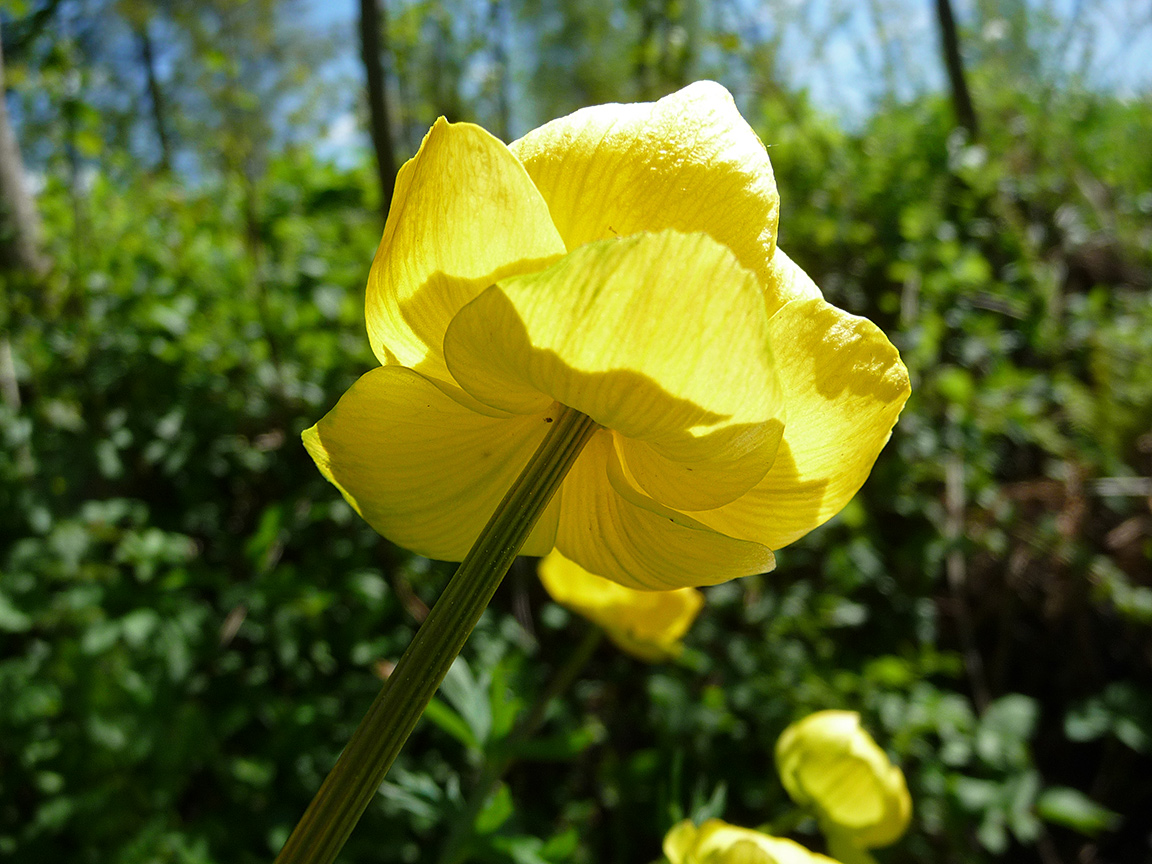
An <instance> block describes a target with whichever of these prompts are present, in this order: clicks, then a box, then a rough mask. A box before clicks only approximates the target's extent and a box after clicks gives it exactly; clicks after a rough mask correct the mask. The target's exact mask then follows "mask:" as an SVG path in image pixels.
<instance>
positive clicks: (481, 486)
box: [304, 366, 559, 561]
mask: <svg viewBox="0 0 1152 864" xmlns="http://www.w3.org/2000/svg"><path fill="white" fill-rule="evenodd" d="M545 419H546V418H545V415H543V414H540V415H534V416H531V417H527V416H522V417H512V418H510V419H497V418H493V417H487V416H484V415H481V414H477V413H475V412H472V411H469V410H468V409H467V408H464V407H462V406H461V405H460V404H459V403H458V402H456V401H455V400H454V399H452V398H450V397H448V396H446V395H445V394H444V393H443V392H441V390H440V389H439V388H438V387H436V386H435V385H434V384H432V383H431V382H430V381H428V380H426V379H425V378H423V377H422V376H421V375H419V374H418V373H416V372H413V371H412V370H411V369H407V368H404V367H402V366H384V367H381V368H378V369H373V370H372V371H371V372H369V373H368V374H366V375H364V376H363V377H361V378H360V380H359V381H357V382H356V383H355V384H353V385H352V387H351V388H349V390H348V392H347V393H345V394H344V395H343V396H342V397H341V399H340V401H339V403H337V405H336V407H335V408H333V409H332V410H331V411H329V412H328V414H326V415H325V416H324V417H323V419H321V420H320V422H319V423H317V424H316V425H315V426H313V427H311V428H310V429H307V430H305V432H304V446H305V447H307V448H308V452H309V453H310V454H311V455H312V458H313V459H315V460H316V464H317V466H318V467H319V468H320V470H321V471H322V472H323V474H324V476H325V477H327V478H328V479H329V480H330V481H332V483H334V484H335V485H336V487H337V488H338V489H339V490H340V492H341V493H342V494H343V495H344V497H345V498H346V499H347V501H348V503H349V504H351V505H352V506H353V507H354V508H356V511H357V512H358V513H359V514H360V515H361V516H363V517H364V519H365V520H367V522H368V524H370V525H371V526H372V527H373V528H375V529H376V530H377V531H379V532H380V533H381V534H383V535H384V536H385V537H387V538H388V539H389V540H391V541H392V542H393V543H396V544H398V545H400V546H404V547H405V548H407V549H411V550H412V551H414V552H417V553H418V554H420V555H424V556H426V557H428V558H436V559H439V560H442V561H460V560H461V559H463V557H464V555H465V553H467V552H468V550H469V549H470V548H471V546H472V543H473V542H474V541H475V540H476V538H477V536H479V534H480V530H481V529H482V528H483V527H484V525H485V523H487V521H488V519H489V517H490V516H491V515H492V513H493V512H494V511H495V509H496V505H497V504H499V503H500V500H501V499H502V498H503V497H504V494H505V493H506V492H507V491H508V489H509V488H510V487H511V485H512V482H513V481H514V480H515V479H516V477H517V476H518V475H519V473H520V471H521V470H522V469H523V467H524V465H525V464H526V463H527V462H528V459H529V457H530V456H531V455H532V453H533V452H534V451H535V449H536V446H537V445H538V444H539V443H540V441H541V439H543V437H544V433H545V432H546V431H547V428H548V427H547V423H546V422H545ZM558 512H559V501H558V500H557V499H553V501H552V503H551V504H550V505H549V506H548V509H547V510H545V512H544V514H543V515H542V516H541V517H540V521H539V523H537V525H536V527H535V529H533V532H532V534H531V536H530V537H529V538H528V542H527V543H526V544H525V546H524V549H523V554H525V555H543V554H545V553H547V552H548V551H549V550H550V549H551V548H552V545H553V539H554V538H555V535H556V520H557V516H558Z"/></svg>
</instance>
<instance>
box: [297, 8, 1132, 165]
mask: <svg viewBox="0 0 1152 864" xmlns="http://www.w3.org/2000/svg"><path fill="white" fill-rule="evenodd" d="M305 2H306V4H307V8H308V16H309V19H310V22H309V23H310V26H312V25H314V26H316V27H317V28H318V29H319V28H323V29H328V28H336V29H337V30H338V32H339V33H341V34H342V38H340V39H339V44H340V45H341V46H342V48H341V51H340V56H339V57H338V58H337V59H336V60H335V61H334V63H333V64H332V66H331V67H330V68H329V69H327V70H325V74H327V75H332V76H339V77H341V78H343V79H344V80H345V81H347V82H348V83H350V84H353V85H355V86H352V87H349V88H347V92H348V96H347V98H346V103H347V104H345V105H344V106H343V107H342V108H341V109H340V110H338V111H336V112H334V119H333V121H332V123H331V125H330V128H329V133H328V136H327V138H326V139H325V141H324V142H323V143H322V145H321V150H322V152H323V153H324V154H325V155H327V156H331V157H335V158H338V159H340V158H341V157H342V156H343V157H347V156H348V153H349V152H350V150H351V149H354V148H356V147H364V146H367V137H366V133H365V132H364V131H363V124H362V123H361V122H360V121H359V120H357V118H356V115H355V107H356V102H355V100H356V99H357V98H359V93H358V90H357V89H356V88H357V86H359V83H360V81H361V75H362V72H361V67H360V59H359V54H358V51H359V42H358V39H357V36H356V30H355V25H356V16H357V15H358V14H359V3H358V2H357V0H305ZM387 2H388V3H389V4H390V5H393V7H395V5H396V4H398V3H403V2H407V0H387ZM698 2H701V3H704V8H708V9H716V8H718V5H719V4H714V3H705V2H704V0H698ZM725 5H726V8H727V9H728V10H730V12H729V14H737V15H739V16H740V17H741V20H742V23H743V24H744V25H745V26H749V25H750V26H752V27H754V28H755V30H756V32H760V33H765V34H767V33H772V32H774V29H775V28H781V27H782V24H781V22H784V21H789V22H791V23H788V24H785V25H783V27H782V34H781V35H782V38H781V40H780V44H781V46H782V47H781V53H780V56H779V63H780V65H781V67H782V72H783V74H784V76H785V78H786V79H787V80H789V81H790V82H791V83H792V84H794V85H802V86H804V87H806V88H807V89H808V92H809V95H810V97H811V98H812V100H813V101H814V103H815V104H816V105H818V106H819V107H821V108H822V109H824V110H825V111H827V112H829V113H830V114H833V115H835V116H838V117H839V118H840V119H841V120H842V121H844V122H845V123H847V124H849V125H851V124H853V123H855V122H858V121H859V120H861V119H863V118H864V117H866V116H867V114H868V112H869V110H870V109H871V107H872V106H873V105H874V104H875V100H876V98H877V97H878V96H879V95H880V94H881V93H883V92H885V90H886V89H887V88H888V87H889V86H891V87H893V88H894V89H895V91H896V93H897V95H898V96H899V97H902V98H908V97H911V96H913V95H915V94H916V93H918V92H923V91H925V90H934V89H939V88H942V87H943V86H944V85H945V80H944V73H943V68H942V65H941V61H940V58H939V49H938V44H937V33H936V22H935V18H934V6H933V4H932V3H931V2H930V0H871V2H859V0H734V2H731V3H728V4H725ZM953 5H954V8H955V9H956V14H957V16H958V17H960V19H961V21H962V23H963V22H969V21H971V20H973V18H972V15H973V8H974V6H975V3H974V2H972V0H953ZM1030 5H1032V7H1033V9H1034V11H1035V12H1036V13H1048V14H1051V15H1053V16H1054V17H1055V18H1056V19H1057V20H1058V21H1066V20H1067V19H1068V17H1069V15H1070V14H1072V13H1073V11H1074V10H1079V14H1080V15H1081V20H1082V22H1084V23H1085V25H1086V26H1085V27H1084V28H1082V29H1078V30H1076V31H1070V32H1073V33H1077V34H1082V35H1083V36H1084V39H1082V40H1080V41H1079V42H1078V41H1077V40H1076V39H1073V40H1071V41H1070V42H1069V44H1068V46H1067V48H1068V50H1067V57H1068V58H1069V62H1079V61H1080V59H1081V58H1083V56H1084V54H1083V51H1084V49H1086V48H1088V49H1090V50H1091V62H1090V63H1089V64H1088V69H1089V81H1090V82H1091V83H1092V84H1093V85H1094V86H1097V87H1101V88H1103V89H1109V90H1113V91H1115V92H1118V93H1120V94H1122V95H1126V96H1135V95H1138V94H1140V93H1144V94H1147V93H1149V92H1150V91H1152V4H1150V3H1148V0H1086V2H1085V0H1032V2H1031V4H1030ZM837 11H841V12H845V13H846V14H844V15H842V16H841V19H840V21H839V22H838V23H837V22H836V19H835V18H834V15H835V13H836V12H837ZM1005 28H1006V22H1002V21H998V20H997V19H991V20H990V21H988V22H987V23H986V25H985V26H984V27H983V29H982V30H981V32H978V33H972V32H970V28H969V32H968V33H967V34H966V36H967V38H968V39H969V40H970V41H969V42H968V43H967V47H968V48H980V47H988V46H993V45H994V44H995V43H996V41H997V40H999V39H1003V38H1005ZM881 31H883V32H884V33H885V35H886V38H887V44H888V57H889V58H890V60H891V61H892V71H893V73H894V74H892V75H891V77H889V78H886V77H885V75H884V69H885V52H884V49H883V48H882V47H881V46H882V44H884V43H882V42H881V40H880V38H879V33H880V32H881ZM817 34H820V36H821V37H822V38H816V37H817ZM981 43H982V44H981ZM1081 43H1082V44H1081ZM513 62H515V60H514V61H513ZM739 96H740V94H739V93H737V97H738V98H739ZM520 125H523V124H520ZM521 131H523V130H521Z"/></svg>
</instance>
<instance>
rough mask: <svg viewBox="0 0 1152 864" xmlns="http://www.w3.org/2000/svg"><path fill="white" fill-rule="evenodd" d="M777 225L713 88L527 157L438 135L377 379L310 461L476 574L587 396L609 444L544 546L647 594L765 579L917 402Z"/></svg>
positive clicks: (561, 130)
mask: <svg viewBox="0 0 1152 864" xmlns="http://www.w3.org/2000/svg"><path fill="white" fill-rule="evenodd" d="M778 212H779V198H778V196H777V193H776V185H775V181H774V179H773V175H772V167H771V165H770V163H769V161H768V155H767V153H766V151H765V149H764V146H763V145H762V144H761V143H760V140H759V139H758V138H757V137H756V135H755V133H754V132H753V131H752V129H751V128H750V127H749V126H748V124H747V123H745V122H744V120H743V118H741V116H740V114H739V112H738V111H737V110H736V106H735V104H734V103H733V101H732V97H731V96H730V95H729V94H728V92H727V91H726V90H725V89H724V88H723V87H721V86H719V85H718V84H714V83H710V82H701V83H697V84H693V85H691V86H689V87H687V88H685V89H684V90H681V91H680V92H678V93H674V94H672V95H671V96H668V97H666V98H664V99H661V100H660V101H659V102H655V103H646V104H637V105H601V106H598V107H594V108H587V109H584V110H582V111H577V112H576V113H575V114H572V115H570V116H568V117H564V118H561V119H559V120H555V121H553V122H551V123H548V124H547V125H545V126H542V127H541V128H539V129H537V130H535V131H533V132H530V133H529V134H528V135H526V136H525V137H524V138H522V139H520V140H519V141H517V142H515V143H514V144H512V145H511V146H505V145H504V144H503V143H501V142H500V141H498V140H497V139H495V138H493V137H492V136H491V135H489V134H488V133H487V132H485V131H484V130H483V129H481V128H479V127H477V126H473V125H470V124H467V123H457V124H451V123H447V122H445V121H444V120H443V119H441V120H438V121H437V122H436V124H435V125H434V126H433V127H432V129H431V131H430V132H429V133H428V135H427V136H426V137H425V139H424V143H423V144H422V145H421V147H420V150H419V152H418V153H417V154H416V156H415V157H414V158H413V159H411V160H410V161H409V162H408V163H407V164H406V165H405V166H404V167H403V168H402V169H401V170H400V173H399V176H398V178H397V181H396V192H395V195H394V197H393V201H392V209H391V211H390V212H389V214H388V222H387V225H386V226H385V228H384V236H383V239H382V240H381V241H380V246H379V249H378V250H377V252H376V258H375V260H374V261H373V264H372V270H371V273H370V275H369V277H368V290H367V298H366V308H365V312H366V318H367V324H368V335H369V338H370V339H371V343H372V349H373V351H374V352H375V353H376V356H377V358H378V359H379V361H380V363H381V364H382V365H381V367H380V368H378V369H374V370H372V371H371V372H369V373H367V374H366V375H364V376H363V377H362V378H361V379H360V380H359V381H358V382H356V384H354V385H353V386H352V388H351V389H350V390H349V391H348V392H347V393H345V394H344V396H343V398H341V400H340V402H339V404H337V406H336V407H335V408H334V409H332V411H331V412H329V413H328V415H327V416H325V417H324V418H323V419H322V420H320V422H319V423H317V424H316V425H315V426H313V427H312V428H310V429H308V430H307V431H305V433H304V442H305V445H306V446H307V448H308V451H309V452H310V453H311V454H312V457H313V458H314V459H315V460H316V463H317V465H318V466H319V467H320V470H321V471H322V472H323V473H324V474H325V476H326V477H328V479H329V480H331V481H332V482H333V483H334V484H335V485H336V486H337V487H338V488H339V489H340V491H341V492H342V493H343V495H344V496H345V498H346V499H347V500H348V501H349V502H350V503H351V504H352V506H353V507H355V508H356V510H357V511H358V512H359V513H360V514H361V515H362V516H363V517H364V518H365V519H366V520H367V521H368V522H369V523H370V524H371V525H372V526H373V527H374V528H376V530H378V531H379V532H380V533H382V534H384V535H385V536H386V537H388V538H390V539H391V540H393V541H394V542H396V543H398V544H399V545H401V546H405V547H407V548H409V549H412V550H414V551H416V552H418V553H420V554H422V555H425V556H428V557H431V558H438V559H443V560H449V561H459V560H461V559H462V558H463V557H464V555H465V553H466V552H467V551H468V549H469V548H470V546H471V545H472V543H473V541H474V540H475V539H476V537H477V535H478V534H479V532H480V529H481V527H482V526H483V525H484V523H485V522H486V521H487V519H488V517H489V516H490V515H491V514H492V513H493V511H494V510H495V508H496V506H497V504H498V503H499V501H500V500H501V498H502V496H503V495H504V493H505V492H506V490H507V489H508V488H509V486H510V485H511V483H512V481H513V479H514V478H515V477H516V476H517V475H518V474H519V472H520V471H521V469H522V468H523V467H524V465H525V464H526V463H527V461H528V459H529V457H530V456H531V454H532V453H533V451H534V450H535V448H536V446H537V444H538V443H539V442H540V441H541V440H542V439H543V436H544V434H545V431H546V429H547V424H548V422H550V421H551V420H552V419H553V417H554V414H552V413H551V412H554V411H555V410H556V406H557V405H558V404H562V405H567V406H570V407H571V408H574V409H576V410H577V411H580V412H583V413H584V414H586V415H588V416H589V417H591V418H592V419H593V420H594V421H595V422H596V423H597V424H599V426H600V427H601V428H599V429H598V430H597V431H596V432H595V434H594V435H593V437H592V438H591V440H590V441H589V442H588V444H587V445H586V446H585V448H584V450H583V452H582V453H581V455H580V457H579V458H578V460H577V461H576V463H575V464H574V466H573V467H572V470H571V472H570V473H569V474H568V476H567V477H566V479H565V480H564V482H563V485H562V486H561V487H560V490H559V492H558V493H557V494H556V497H555V498H554V499H553V500H552V503H551V504H550V505H549V507H548V508H547V510H546V511H545V512H544V514H543V516H542V517H541V518H540V520H539V522H538V523H537V524H536V527H535V529H534V530H533V532H532V534H531V536H530V537H529V538H528V541H527V543H526V545H525V546H524V548H523V552H524V553H525V554H529V555H544V554H546V553H547V552H549V551H550V550H551V549H553V548H556V549H559V550H560V552H562V553H563V554H564V555H565V556H566V557H567V558H570V559H571V560H573V561H575V562H576V563H578V564H579V565H580V566H581V567H583V568H585V569H587V570H589V571H591V572H593V573H596V574H598V575H601V576H605V577H607V578H610V579H613V580H615V581H617V582H619V583H620V584H622V585H627V586H630V587H633V588H641V589H649V590H663V589H669V588H680V587H684V586H691V585H703V584H712V583H716V582H722V581H725V580H727V579H731V578H733V577H736V576H745V575H749V574H752V573H758V572H763V571H766V570H770V569H771V568H772V567H773V566H774V560H775V559H774V557H773V554H772V550H773V549H777V548H779V547H781V546H784V545H785V544H787V543H791V542H792V541H793V540H795V539H797V538H798V537H800V536H802V535H803V534H805V533H807V532H808V531H810V530H812V529H813V528H815V527H816V526H817V525H819V524H821V523H822V522H824V521H826V520H827V519H829V518H830V517H831V516H832V515H833V514H835V513H836V512H838V511H839V510H840V509H841V508H842V507H843V506H844V504H845V503H847V501H848V500H849V499H850V498H851V497H852V496H853V495H854V494H855V492H856V490H857V489H858V488H859V487H860V485H861V484H862V483H863V482H864V479H865V478H866V477H867V476H868V472H869V471H870V470H871V466H872V463H873V462H874V461H875V459H876V456H877V455H878V454H879V452H880V449H881V448H882V447H883V446H884V443H885V442H886V441H887V440H888V437H889V434H890V432H891V429H892V426H893V424H894V423H895V422H896V418H897V416H898V415H899V413H900V409H901V407H902V406H903V404H904V401H905V400H906V399H907V396H908V391H909V388H908V376H907V372H906V370H905V369H904V366H903V364H901V362H900V359H899V356H898V355H897V352H896V350H895V349H894V348H893V347H892V345H891V344H890V343H889V342H888V340H887V339H886V338H885V337H884V335H883V333H881V332H880V330H879V329H877V328H876V327H875V325H873V324H872V323H870V322H869V321H867V320H864V319H862V318H857V317H854V316H852V315H849V314H847V313H845V312H843V311H841V310H839V309H837V308H836V307H834V306H831V305H829V304H828V303H826V302H825V301H824V300H823V298H822V296H821V294H820V291H819V289H818V288H817V287H816V286H815V285H814V284H813V282H812V280H811V279H809V278H808V277H807V276H806V275H805V274H804V272H803V271H801V270H800V269H799V268H798V267H797V266H796V265H795V264H793V263H792V261H791V260H790V259H789V258H788V257H787V256H786V255H785V254H784V253H783V252H782V251H781V250H780V249H778V248H777V246H776V224H777V216H778Z"/></svg>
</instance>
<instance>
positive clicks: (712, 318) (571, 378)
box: [444, 231, 783, 510]
mask: <svg viewBox="0 0 1152 864" xmlns="http://www.w3.org/2000/svg"><path fill="white" fill-rule="evenodd" d="M768 341H769V340H768V320H767V316H766V315H765V312H764V303H763V299H762V294H761V291H760V288H759V286H758V285H757V283H756V280H755V278H754V277H753V276H752V274H751V273H749V272H748V271H747V270H745V269H743V268H742V267H740V265H739V264H737V263H736V261H735V259H734V258H733V257H732V254H731V253H730V252H729V251H728V250H727V249H725V248H724V247H723V246H721V245H719V244H718V243H716V242H715V241H714V240H712V239H710V238H709V237H707V236H705V235H703V234H680V233H678V232H675V231H664V232H661V233H659V234H641V235H637V236H634V237H628V238H625V239H621V240H604V241H599V242H596V243H592V244H589V245H587V246H583V247H581V248H580V249H577V250H576V251H575V252H570V253H569V254H568V255H566V256H564V258H562V259H561V260H560V261H558V262H557V263H556V264H554V265H553V266H551V267H549V268H547V269H546V270H543V271H541V272H539V273H533V274H530V275H527V276H519V277H514V278H511V279H506V280H503V281H501V282H500V283H499V284H498V285H494V286H492V287H490V288H488V289H487V290H486V291H484V292H483V293H482V294H481V295H480V296H479V297H477V298H476V299H475V300H474V301H472V302H471V303H469V304H468V305H467V306H465V307H464V308H463V309H461V310H460V313H459V314H458V315H457V316H456V318H455V319H454V320H453V321H452V324H451V326H450V327H449V328H448V334H447V336H446V337H445V340H444V352H445V358H446V360H447V363H448V368H449V369H450V370H451V372H452V375H453V376H454V377H455V379H456V381H458V382H459V384H460V386H461V387H462V388H463V389H464V390H465V392H467V393H469V394H471V395H472V396H473V397H475V398H476V399H477V400H479V401H481V402H483V403H485V404H487V405H490V406H492V407H494V408H498V409H502V410H506V411H512V412H518V413H529V412H539V411H540V410H543V408H544V407H546V406H548V405H550V404H551V403H552V402H553V401H559V402H561V403H563V404H565V405H570V406H571V407H573V408H575V409H577V410H578V411H582V412H583V413H585V414H587V415H588V416H590V417H591V418H592V419H593V420H595V421H596V422H597V423H599V424H601V425H602V426H605V427H607V428H610V429H613V430H615V431H617V432H619V433H620V434H621V435H622V436H624V439H625V440H622V441H621V444H620V447H621V453H622V455H623V457H624V459H625V460H626V461H627V463H628V467H629V469H630V471H631V476H633V477H634V478H635V480H636V481H637V483H638V485H639V486H640V488H642V489H644V490H645V491H646V492H648V493H649V494H650V495H652V496H653V497H654V498H656V499H657V500H659V501H660V502H661V503H664V504H666V505H668V506H673V507H677V508H678V509H690V510H698V509H702V508H706V507H717V506H719V505H721V504H724V503H727V502H729V501H733V500H735V499H736V498H737V497H738V496H740V495H741V494H743V493H744V492H746V491H747V490H748V489H750V488H752V487H753V486H754V485H755V484H756V483H757V482H759V481H760V480H761V478H763V477H764V474H765V472H767V470H768V468H769V466H770V465H771V464H772V458H773V456H774V455H775V452H776V447H777V445H778V443H779V439H780V434H781V427H782V423H781V421H782V420H783V410H782V408H783V405H782V403H783V399H782V396H781V393H780V389H779V387H778V385H777V380H776V375H775V372H774V369H773V362H772V355H771V352H770V349H769V346H768Z"/></svg>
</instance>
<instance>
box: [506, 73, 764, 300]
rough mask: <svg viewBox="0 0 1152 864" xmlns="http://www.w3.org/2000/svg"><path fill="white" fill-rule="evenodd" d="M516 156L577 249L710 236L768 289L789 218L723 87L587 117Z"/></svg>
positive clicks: (537, 138) (695, 88) (528, 140)
mask: <svg viewBox="0 0 1152 864" xmlns="http://www.w3.org/2000/svg"><path fill="white" fill-rule="evenodd" d="M509 149H511V150H512V152H513V153H515V154H516V156H517V158H519V159H520V161H521V162H523V163H524V167H525V168H527V169H528V174H529V175H530V176H531V177H532V181H533V182H534V183H535V184H536V188H538V189H539V190H540V194H541V195H543V196H544V200H546V201H547V202H548V209H549V210H550V211H551V213H552V221H553V222H554V223H555V224H556V227H557V228H558V229H559V231H560V236H561V237H563V238H564V242H565V244H567V246H568V248H569V249H575V248H576V247H577V246H581V245H583V244H585V243H589V242H591V241H593V240H600V239H603V238H606V237H613V236H619V237H624V236H627V235H629V234H635V233H638V232H640V231H659V230H661V229H664V228H674V229H676V230H678V231H683V232H692V231H703V232H705V233H707V234H709V235H711V236H712V237H713V239H715V240H716V241H718V242H719V243H721V244H723V245H724V246H727V247H728V248H729V249H731V250H732V251H733V252H734V253H735V255H736V258H737V259H738V260H739V261H740V263H741V264H742V265H743V266H744V267H746V268H747V269H749V270H751V271H752V272H753V273H755V274H756V276H757V277H758V278H759V280H760V282H761V284H767V283H768V279H769V262H770V261H771V259H772V250H773V249H774V248H775V245H776V223H777V219H778V217H779V211H780V198H779V195H777V193H776V181H775V179H774V178H773V175H772V163H771V162H769V160H768V153H767V151H766V150H765V149H764V145H763V144H761V143H760V139H759V138H757V137H756V133H755V132H753V131H752V128H751V127H750V126H749V125H748V124H747V122H745V120H744V118H743V117H741V116H740V112H739V111H737V110H736V104H735V103H734V102H733V101H732V96H731V94H729V93H728V91H727V90H725V89H724V88H723V87H722V86H720V85H719V84H716V83H714V82H712V81H700V82H697V83H695V84H692V85H690V86H688V87H685V88H684V89H683V90H680V91H678V92H676V93H673V94H671V95H670V96H666V97H665V98H663V99H661V100H660V101H659V102H646V103H640V104H634V105H597V106H595V107H592V108H584V109H582V110H580V111H577V112H576V113H574V114H570V115H569V116H567V117H562V118H560V119H559V120H553V121H552V122H551V123H546V124H545V125H544V126H541V127H540V128H539V129H536V130H534V131H532V132H529V133H528V134H527V135H525V136H524V137H523V138H521V139H520V140H519V141H515V142H513V143H512V144H511V145H510V147H509Z"/></svg>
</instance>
